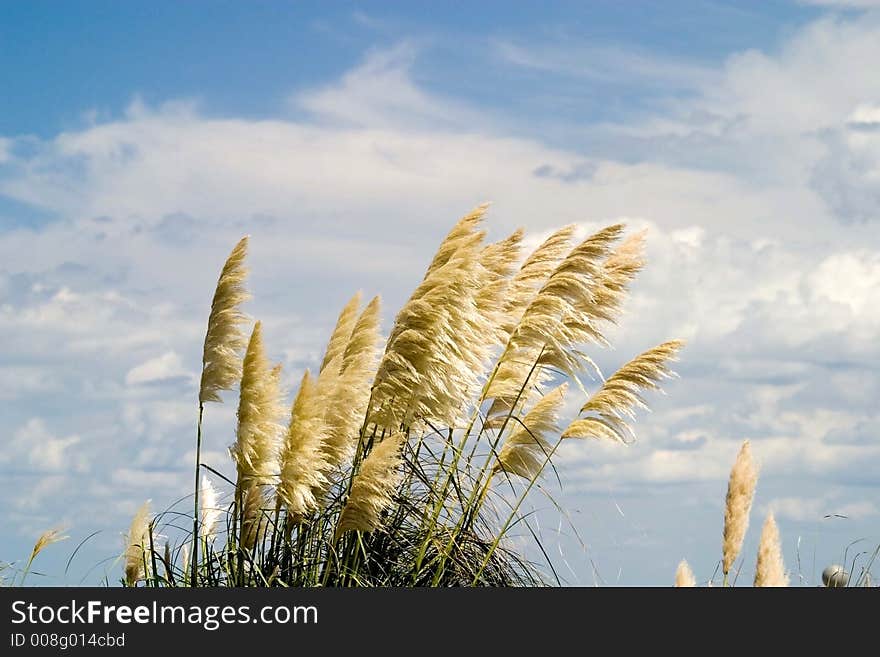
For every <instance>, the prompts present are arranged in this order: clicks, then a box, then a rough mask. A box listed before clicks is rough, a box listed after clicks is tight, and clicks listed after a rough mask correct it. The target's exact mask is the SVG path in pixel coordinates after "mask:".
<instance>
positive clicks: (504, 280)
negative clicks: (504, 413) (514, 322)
mask: <svg viewBox="0 0 880 657" xmlns="http://www.w3.org/2000/svg"><path fill="white" fill-rule="evenodd" d="M522 238H523V230H522V229H521V228H520V229H518V230H516V231H515V232H514V233H513V234H511V235H510V236H509V237H507V238H506V239H503V240H501V241H500V242H494V243H492V244H489V245H487V246H485V247H484V248H483V251H482V252H481V253H480V267H481V278H482V279H483V280H482V282H481V284H480V287H479V289H478V290H477V294H476V298H475V301H476V305H477V317H478V318H479V319H480V320H481V323H480V324H478V325H475V326H474V327H473V329H474V331H475V332H477V333H479V334H481V335H482V336H483V337H482V338H481V339H479V340H477V343H478V344H480V345H482V346H484V347H485V349H484V350H483V351H482V352H480V353H477V354H474V360H475V361H476V362H475V366H476V367H477V368H479V370H482V369H483V367H484V364H485V361H486V360H487V358H488V356H489V351H490V349H491V348H492V347H494V346H496V345H503V344H504V343H505V342H506V341H507V338H508V337H509V334H508V331H507V329H506V326H507V324H508V317H509V312H508V309H507V308H508V304H509V303H510V295H511V292H512V279H511V277H512V276H513V274H514V272H515V271H516V266H517V262H519V259H520V245H521V242H522Z"/></svg>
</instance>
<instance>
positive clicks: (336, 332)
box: [319, 292, 361, 371]
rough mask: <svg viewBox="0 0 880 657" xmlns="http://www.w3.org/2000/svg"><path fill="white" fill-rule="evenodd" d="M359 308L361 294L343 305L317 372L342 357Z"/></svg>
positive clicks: (358, 293) (356, 294)
mask: <svg viewBox="0 0 880 657" xmlns="http://www.w3.org/2000/svg"><path fill="white" fill-rule="evenodd" d="M360 307H361V293H360V292H357V293H355V295H354V296H353V297H352V298H351V300H349V302H348V303H347V304H345V307H344V308H343V309H342V312H340V313H339V318H338V319H337V320H336V327H335V328H334V329H333V333H332V335H331V336H330V341H329V342H328V343H327V351H325V352H324V359H323V360H322V361H321V369H320V370H319V371H323V370H324V368H326V367H327V365H329V364H330V363H331V362H332V361H333V360H334V359H335V358H336V357H341V356H342V353H343V352H344V351H345V345H347V344H348V341H349V339H350V338H351V332H352V330H353V329H354V324H355V322H356V321H357V318H358V311H359V310H360Z"/></svg>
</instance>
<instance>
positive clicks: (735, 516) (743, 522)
mask: <svg viewBox="0 0 880 657" xmlns="http://www.w3.org/2000/svg"><path fill="white" fill-rule="evenodd" d="M757 483H758V470H757V467H756V466H755V464H754V462H753V461H752V448H751V444H750V443H749V441H748V440H746V441H745V442H743V444H742V447H741V448H740V450H739V454H738V455H737V457H736V461H735V462H734V464H733V468H731V470H730V480H729V482H728V484H727V501H726V504H725V508H724V537H723V543H722V550H721V551H722V572H723V573H724V576H725V578H726V577H727V574H728V573H729V572H730V568H731V566H733V562H734V561H736V558H737V557H738V556H739V551H740V549H741V548H742V544H743V539H744V538H745V535H746V529H748V526H749V512H750V511H751V509H752V499H753V498H754V496H755V486H756V485H757Z"/></svg>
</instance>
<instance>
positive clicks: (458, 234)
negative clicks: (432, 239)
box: [425, 203, 489, 279]
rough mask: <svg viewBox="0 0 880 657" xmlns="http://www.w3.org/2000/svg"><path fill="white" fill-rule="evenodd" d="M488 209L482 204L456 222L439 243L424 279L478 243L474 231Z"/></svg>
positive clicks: (485, 204)
mask: <svg viewBox="0 0 880 657" xmlns="http://www.w3.org/2000/svg"><path fill="white" fill-rule="evenodd" d="M488 209H489V204H488V203H483V204H482V205H478V206H477V207H476V208H474V210H473V211H471V212H470V213H468V214H466V215H465V216H463V217H462V218H461V219H459V220H458V222H457V223H456V224H455V226H453V227H452V230H450V231H449V233H448V234H447V235H446V237H444V238H443V241H442V242H441V243H440V247H439V248H438V249H437V253H435V254H434V258H433V260H431V264H430V265H428V270H427V272H425V279H427V278H428V277H429V276H430V275H431V274H432V273H433V272H434V271H435V270H437V269H439V268H440V267H442V266H443V265H445V264H446V263H447V262H449V260H451V259H452V257H453V256H454V255H455V254H456V253H458V252H459V251H460V250H461V249H462V248H469V247H471V246H473V243H474V241H479V239H478V238H477V235H478V233H477V232H476V229H477V226H479V225H480V222H482V221H483V218H484V217H485V216H486V211H487V210H488Z"/></svg>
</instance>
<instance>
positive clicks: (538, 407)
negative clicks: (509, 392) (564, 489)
mask: <svg viewBox="0 0 880 657" xmlns="http://www.w3.org/2000/svg"><path fill="white" fill-rule="evenodd" d="M567 389H568V384H567V383H563V384H562V385H560V386H558V387H557V388H555V389H553V390H552V391H550V392H549V393H547V394H546V395H544V396H543V397H542V398H541V399H540V401H538V403H536V404H535V406H534V407H533V408H532V410H530V411H529V412H528V413H526V416H525V417H524V418H523V420H522V425H521V426H519V427H517V429H516V430H515V431H513V433H511V435H510V436H509V437H508V438H507V440H505V441H504V445H503V447H502V448H501V451H500V452H499V453H498V462H497V463H496V464H495V467H494V471H495V472H498V471H500V470H503V471H505V472H508V473H510V474H515V475H519V476H520V477H523V478H525V479H529V480H531V479H532V478H533V477H535V476H536V475H537V474H538V473H539V472H540V471H541V470H542V469H543V468H544V466H545V464H546V463H547V456H548V455H549V454H550V451H551V450H552V447H551V446H550V443H549V441H548V440H547V436H548V435H549V434H555V433H557V432H558V431H559V428H558V426H557V422H558V419H559V409H560V408H561V407H562V404H563V402H564V401H565V392H566V390H567Z"/></svg>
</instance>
